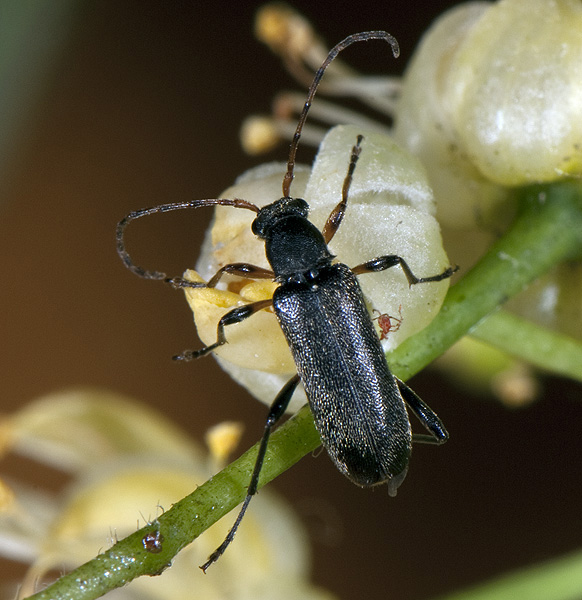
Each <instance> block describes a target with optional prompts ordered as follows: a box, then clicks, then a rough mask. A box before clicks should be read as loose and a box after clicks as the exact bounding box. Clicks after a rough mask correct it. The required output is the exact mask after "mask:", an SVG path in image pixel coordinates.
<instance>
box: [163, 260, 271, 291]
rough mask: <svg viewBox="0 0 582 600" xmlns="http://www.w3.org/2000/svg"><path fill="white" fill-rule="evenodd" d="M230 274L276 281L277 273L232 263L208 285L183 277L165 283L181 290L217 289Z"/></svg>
mask: <svg viewBox="0 0 582 600" xmlns="http://www.w3.org/2000/svg"><path fill="white" fill-rule="evenodd" d="M225 273H230V274H231V275H238V276H239V277H246V278H248V279H274V278H275V273H273V271H271V270H270V269H263V267H257V266H256V265H251V264H250V263H231V264H229V265H224V267H222V268H220V269H218V271H216V273H215V274H214V275H213V276H212V278H211V279H210V280H209V281H208V283H201V282H198V281H188V280H187V279H183V278H182V277H171V278H170V277H169V278H167V279H165V280H164V281H165V282H166V283H169V284H170V285H171V286H172V287H174V288H176V289H179V288H187V287H188V288H213V287H216V286H217V284H218V282H219V281H220V278H221V277H222V276H223V275H224V274H225Z"/></svg>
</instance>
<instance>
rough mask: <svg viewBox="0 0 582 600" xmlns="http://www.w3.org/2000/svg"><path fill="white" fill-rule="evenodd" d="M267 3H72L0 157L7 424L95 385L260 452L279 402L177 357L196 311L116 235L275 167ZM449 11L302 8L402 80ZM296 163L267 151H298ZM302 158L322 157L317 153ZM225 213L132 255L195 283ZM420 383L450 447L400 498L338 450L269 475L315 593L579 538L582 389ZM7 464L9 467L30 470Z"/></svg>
mask: <svg viewBox="0 0 582 600" xmlns="http://www.w3.org/2000/svg"><path fill="white" fill-rule="evenodd" d="M63 2H64V0H63ZM3 4H4V5H5V6H4V7H3V8H2V9H1V10H6V9H7V8H8V6H6V4H7V3H3ZM56 4H58V3H56ZM56 4H55V5H53V6H56ZM261 4H262V3H261V2H254V1H253V2H246V3H243V2H241V3H237V4H235V3H222V2H215V3H203V2H194V1H193V0H192V1H183V2H178V1H172V2H166V1H158V2H156V1H149V0H147V1H144V0H140V1H139V2H138V1H128V0H126V1H125V2H115V1H112V0H102V1H99V2H79V3H77V4H72V5H71V14H70V16H69V18H68V19H65V20H64V22H66V23H67V32H68V33H67V34H66V35H64V34H63V38H64V41H63V47H62V48H61V50H60V51H59V52H57V53H56V54H55V58H54V63H53V64H52V65H50V66H46V67H45V70H44V76H45V86H44V88H43V89H42V90H41V91H42V95H41V96H40V97H39V100H38V101H37V102H36V103H33V104H31V105H30V106H25V107H24V108H25V109H26V110H25V112H24V113H21V114H20V119H21V120H20V121H19V123H18V135H17V136H16V138H15V141H16V142H17V143H13V144H11V148H10V153H9V154H7V155H6V157H5V161H4V164H3V165H2V168H3V171H2V181H0V186H1V187H0V193H1V204H0V211H1V213H0V244H1V250H0V252H1V254H0V256H1V260H2V279H3V283H2V293H1V295H0V300H1V302H2V305H1V309H0V310H1V314H2V318H1V319H0V339H1V340H2V348H3V352H2V360H1V361H0V369H1V370H2V373H1V375H0V377H1V382H2V383H1V385H2V392H1V395H2V400H1V403H2V404H1V410H2V412H9V411H12V410H15V409H16V408H18V407H19V406H21V405H23V404H25V403H27V402H28V401H30V400H32V399H34V398H36V397H38V396H40V395H43V394H45V393H48V392H51V391H54V390H58V389H63V388H68V387H72V386H80V385H83V386H84V385H94V386H101V387H105V388H109V389H112V390H117V391H119V392H124V393H127V394H129V395H131V396H133V397H135V398H137V399H140V400H142V401H144V402H147V403H148V404H150V405H151V406H154V407H158V408H159V409H160V410H162V411H163V412H164V413H165V414H166V415H168V416H169V417H170V418H171V419H173V420H174V421H175V422H177V423H180V424H181V426H182V427H184V428H185V429H186V430H187V431H189V432H190V433H191V434H192V435H193V436H195V437H196V438H198V439H201V438H202V435H203V433H204V431H205V430H206V429H207V428H208V427H209V426H210V425H212V424H214V423H216V422H218V421H221V420H225V419H239V420H242V421H244V422H245V424H246V425H247V431H246V434H245V438H244V440H243V446H242V448H245V447H247V446H248V445H250V444H251V443H253V442H254V441H256V440H257V439H258V437H259V435H260V432H261V431H262V421H263V418H264V414H265V408H264V407H263V406H262V405H260V404H259V403H257V402H256V401H254V400H252V399H251V398H250V397H248V396H247V395H246V394H245V393H244V392H243V391H242V390H241V389H240V388H238V387H237V385H236V384H234V383H233V382H231V381H230V380H229V378H228V377H227V376H226V375H225V374H223V373H222V372H221V371H220V369H219V368H218V367H217V365H216V364H215V363H214V361H213V360H212V359H207V360H205V361H204V362H203V364H202V363H197V364H188V365H183V364H178V365H177V364H174V363H173V362H172V361H171V360H170V357H171V355H172V354H174V353H176V352H178V351H181V350H183V349H185V348H189V347H192V346H195V344H196V337H195V331H194V328H193V325H192V316H191V313H190V310H189V308H188V307H187V305H186V303H185V302H184V299H183V297H182V294H181V293H178V292H174V291H172V290H171V289H169V288H167V287H165V286H163V285H161V284H157V283H154V282H148V281H143V280H140V279H138V278H136V277H134V276H132V275H131V274H130V273H129V272H128V271H126V270H125V269H124V268H123V266H122V265H121V263H120V261H119V259H118V258H117V255H116V253H115V245H114V230H115V224H116V222H117V221H118V220H119V219H120V218H121V217H122V216H123V215H125V214H126V213H127V212H129V211H130V210H133V209H136V208H141V207H144V206H150V205H155V204H159V203H163V202H171V201H180V200H187V199H193V198H207V197H215V196H216V195H217V194H218V193H219V192H220V191H222V190H223V189H224V188H226V187H227V186H228V185H230V183H231V182H232V181H233V179H234V178H235V177H236V176H237V175H239V174H240V173H242V172H243V171H245V170H246V169H247V168H249V167H250V166H253V165H255V164H257V163H258V162H261V161H262V159H253V158H250V157H247V156H245V155H244V154H243V152H242V150H241V149H240V146H239V143H238V129H239V125H240V123H241V121H242V120H243V118H244V117H245V116H247V115H248V114H250V113H256V112H268V110H269V106H270V100H271V98H272V96H273V94H274V93H275V92H276V91H278V90H280V89H282V88H291V89H297V86H296V85H295V84H294V83H293V82H292V80H291V79H290V77H289V76H288V75H287V74H286V73H285V72H284V70H283V67H282V66H281V64H280V63H279V60H278V59H277V58H276V57H274V56H273V55H271V54H270V52H269V50H268V49H266V48H265V47H263V46H262V45H260V44H259V43H258V42H257V41H256V40H255V39H254V37H253V34H252V27H253V17H254V13H255V11H256V8H257V7H258V6H260V5H261ZM452 4H456V3H455V2H444V1H438V0H437V1H433V2H430V3H429V2H421V1H417V0H414V1H412V2H410V1H400V0H393V1H392V2H366V3H357V4H356V3H350V4H343V5H342V4H341V3H336V2H333V3H332V2H317V3H314V2H309V1H307V0H302V1H300V2H295V3H294V6H295V7H296V8H298V9H299V10H300V11H301V12H303V13H304V14H305V15H306V16H307V17H308V18H310V20H311V21H312V22H313V23H314V25H315V27H316V28H317V29H318V30H319V31H320V32H321V33H322V34H323V35H324V37H325V39H326V40H327V41H328V43H329V45H330V46H331V45H332V44H334V43H336V42H337V41H339V40H340V39H342V38H343V37H344V36H346V35H347V34H350V33H353V32H356V31H362V30H366V29H379V28H385V29H387V30H388V31H390V32H391V33H393V34H394V35H395V36H396V37H397V38H398V40H399V42H400V44H401V47H402V57H401V59H399V60H398V61H393V60H391V59H390V57H389V55H388V53H386V55H385V56H384V55H382V57H381V60H380V59H375V58H374V59H372V57H373V56H377V55H375V54H373V51H372V50H370V49H365V48H358V49H355V50H353V51H351V52H350V53H349V55H348V53H346V55H345V56H344V58H345V59H346V60H347V61H349V62H351V63H352V64H354V65H357V66H358V67H359V68H361V69H362V70H364V71H366V72H380V71H383V72H386V71H388V72H393V73H398V72H401V71H402V69H403V67H404V65H405V64H406V62H407V60H408V58H409V57H410V55H411V53H412V51H413V48H414V45H415V43H416V42H417V41H418V39H419V37H420V35H421V33H422V32H423V30H424V29H425V28H426V27H427V26H428V25H429V24H430V23H431V21H432V20H433V19H434V17H435V16H436V15H437V14H439V13H440V12H442V10H443V9H444V8H445V7H447V6H450V5H452ZM46 5H47V6H50V5H51V3H46ZM47 18H48V17H47ZM45 22H46V21H42V22H41V23H40V24H39V30H38V33H39V35H40V32H41V31H42V29H43V27H44V25H43V23H45ZM285 152H286V151H285V148H284V147H281V148H280V149H279V151H278V152H276V153H274V154H273V155H272V156H270V157H268V158H269V159H273V158H277V159H280V160H284V159H285V157H286V156H285ZM300 152H301V156H300V160H301V161H307V160H308V159H309V156H310V154H309V153H310V151H309V150H307V149H305V150H304V149H301V151H300ZM250 200H252V199H250ZM209 218H210V211H208V212H204V211H193V212H190V213H187V212H180V213H177V214H171V215H165V216H161V217H158V218H152V219H149V220H144V221H143V222H141V223H140V224H139V225H135V227H134V230H132V231H131V242H130V243H131V250H132V252H133V255H134V256H135V257H137V258H138V259H139V262H140V264H142V265H145V266H148V267H149V268H153V269H161V270H165V271H167V272H168V273H171V274H179V273H181V272H182V270H183V268H184V267H186V266H192V265H193V264H194V262H195V259H196V256H197V252H198V248H199V245H200V241H201V237H202V233H203V231H204V228H205V225H206V222H207V221H208V219H209ZM413 387H414V389H415V390H416V391H417V392H418V393H419V394H420V395H421V396H422V397H423V398H424V399H425V400H427V401H428V402H429V404H430V405H431V406H432V407H433V408H434V409H435V410H436V411H437V412H438V413H439V415H440V416H441V417H442V418H443V420H444V422H445V423H446V425H447V428H448V429H449V432H450V433H451V440H450V442H449V443H448V444H447V445H446V446H445V447H443V448H439V449H434V448H419V449H417V450H416V451H415V454H414V457H413V461H412V465H411V469H410V472H409V475H408V478H407V480H406V482H405V485H403V486H402V488H401V490H400V491H399V493H398V497H397V498H395V499H392V498H389V497H388V495H387V493H386V491H385V490H383V489H378V490H375V491H366V490H360V489H358V488H356V487H355V486H353V485H351V484H350V483H349V482H348V481H347V480H346V479H344V478H343V477H341V475H339V473H337V472H336V471H335V469H334V467H333V466H332V464H331V462H330V461H329V460H328V459H327V457H326V456H325V454H324V453H322V454H320V455H319V456H318V457H317V458H314V457H306V458H305V459H303V460H302V461H301V462H300V464H299V465H297V467H296V468H294V469H292V470H291V471H290V472H288V473H286V474H285V475H284V476H282V477H281V478H279V480H278V481H276V482H275V483H274V484H273V485H274V487H275V488H276V489H277V490H278V491H279V492H280V493H281V494H283V495H285V496H286V497H287V498H288V499H289V500H290V501H291V502H292V503H293V504H294V506H295V507H296V509H297V511H298V512H299V514H300V515H301V516H302V517H303V518H304V519H305V522H306V523H307V524H308V526H309V527H310V530H311V533H312V542H313V549H314V558H313V576H314V579H315V580H316V581H317V582H319V583H320V584H322V585H325V586H326V587H328V588H329V589H331V590H333V591H334V592H335V593H336V594H338V596H340V597H342V598H355V597H363V596H365V597H367V598H369V599H370V600H372V599H375V598H386V597H388V598H399V599H402V600H415V599H421V598H429V597H431V596H433V595H436V594H440V593H444V592H446V591H450V590H453V589H456V588H458V587H460V586H463V585H467V584H470V583H476V582H478V581H482V580H484V579H485V578H487V577H490V576H493V575H495V574H501V573H503V572H505V571H507V570H509V569H511V568H514V567H518V566H523V565H528V564H532V563H534V562H536V561H539V560H542V559H546V558H550V557H552V556H557V555H559V554H560V553H565V552H567V551H570V550H573V549H575V548H578V547H579V545H580V540H581V539H582V537H581V535H580V534H581V533H582V518H581V514H582V511H581V510H580V501H579V495H580V490H581V489H582V469H581V467H580V461H579V454H580V448H581V442H580V423H581V422H582V406H581V404H580V395H581V394H580V392H581V388H580V386H579V385H576V384H572V383H568V382H563V381H559V380H555V379H545V380H544V383H543V387H544V389H543V396H542V399H541V400H540V401H539V402H538V403H537V404H534V405H533V406H531V407H529V408H527V409H523V410H520V411H509V410H507V409H505V408H503V407H502V406H500V405H499V404H497V403H496V402H495V401H493V400H492V399H483V398H472V397H469V396H468V395H467V394H466V393H463V392H461V391H459V390H456V389H455V388H450V387H447V385H446V383H445V382H444V381H443V380H442V379H441V378H439V376H437V375H435V374H434V373H431V372H428V373H425V374H423V375H422V376H419V377H417V378H416V379H415V380H414V381H413ZM0 468H1V469H2V470H3V472H4V473H11V472H15V471H17V470H18V469H20V468H22V464H21V463H18V461H14V460H8V461H3V463H2V465H1V466H0ZM322 511H323V513H324V514H328V515H333V519H332V525H333V527H334V528H335V532H336V534H337V535H334V536H331V538H330V537H329V536H326V535H325V533H324V528H323V527H322V522H321V519H320V518H315V517H314V514H315V513H318V512H322ZM218 568H220V567H218ZM0 573H1V574H2V576H1V578H2V579H5V578H8V577H9V576H10V577H12V576H14V574H15V573H16V574H18V573H22V567H21V566H20V565H17V564H15V563H10V562H8V561H5V560H2V561H0Z"/></svg>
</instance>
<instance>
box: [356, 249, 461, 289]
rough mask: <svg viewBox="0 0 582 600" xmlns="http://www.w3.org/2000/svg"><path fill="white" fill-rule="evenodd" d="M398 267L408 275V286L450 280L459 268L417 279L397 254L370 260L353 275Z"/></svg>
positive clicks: (358, 267)
mask: <svg viewBox="0 0 582 600" xmlns="http://www.w3.org/2000/svg"><path fill="white" fill-rule="evenodd" d="M396 265H400V268H401V269H402V271H404V275H406V279H407V280H408V285H414V284H416V283H428V282H430V281H442V280H443V279H448V278H449V277H450V276H451V275H452V274H453V273H454V272H455V271H457V270H458V268H459V267H448V268H446V269H445V270H444V271H443V272H442V273H439V274H438V275H432V276H430V277H417V276H416V275H415V274H414V273H413V272H412V271H411V269H410V267H409V266H408V263H407V262H406V261H405V260H404V259H403V258H402V257H400V256H397V255H396V254H389V255H387V256H378V257H377V258H373V259H372V260H368V261H366V262H365V263H362V264H361V265H358V266H357V267H354V268H353V269H352V273H354V274H355V275H362V274H363V273H378V272H379V271H385V270H386V269H390V268H391V267H395V266H396Z"/></svg>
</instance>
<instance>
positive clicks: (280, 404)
mask: <svg viewBox="0 0 582 600" xmlns="http://www.w3.org/2000/svg"><path fill="white" fill-rule="evenodd" d="M298 383H299V375H294V376H293V377H292V378H291V379H290V380H289V381H288V382H287V383H286V384H285V386H284V387H283V389H282V390H281V391H280V392H279V393H278V394H277V397H276V398H275V401H274V402H273V404H272V405H271V408H270V409H269V414H268V415H267V420H266V421H265V430H264V432H263V437H262V438H261V444H260V446H259V451H258V452H257V458H256V461H255V466H254V468H253V474H252V475H251V481H250V483H249V487H248V488H247V495H246V497H245V499H244V502H243V505H242V507H241V509H240V512H239V513H238V516H237V518H236V521H235V522H234V525H233V526H232V527H231V529H230V531H229V532H228V534H227V536H226V538H225V539H224V542H222V544H220V546H218V548H217V549H216V550H215V551H214V552H213V553H212V554H211V555H210V556H209V557H208V560H207V561H206V562H205V563H204V564H203V565H202V566H201V567H200V568H201V569H202V570H203V571H204V572H205V573H206V569H208V567H209V566H210V565H211V564H212V563H213V562H216V561H217V560H218V559H219V558H220V557H221V556H222V554H223V553H224V551H225V550H226V549H227V547H228V545H229V544H230V543H231V542H232V540H233V539H234V536H235V535H236V532H237V530H238V527H239V525H240V523H241V521H242V519H243V517H244V516H245V513H246V511H247V508H248V506H249V503H250V501H251V499H252V497H253V496H254V495H255V494H256V493H257V488H258V486H259V475H260V473H261V469H262V467H263V462H264V460H265V454H266V452H267V445H268V443H269V436H270V435H271V430H272V429H273V427H274V426H275V424H276V423H277V421H279V419H280V418H281V417H282V416H283V414H284V413H285V410H287V407H288V406H289V402H290V401H291V396H293V392H294V391H295V388H296V387H297V384H298Z"/></svg>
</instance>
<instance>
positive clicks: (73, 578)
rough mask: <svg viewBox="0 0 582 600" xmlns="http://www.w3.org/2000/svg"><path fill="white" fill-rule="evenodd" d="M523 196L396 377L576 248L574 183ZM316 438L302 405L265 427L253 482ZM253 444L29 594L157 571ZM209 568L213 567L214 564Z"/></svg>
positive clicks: (244, 475) (234, 484)
mask: <svg viewBox="0 0 582 600" xmlns="http://www.w3.org/2000/svg"><path fill="white" fill-rule="evenodd" d="M524 204H525V207H524V210H523V211H522V213H521V214H520V216H519V218H518V219H517V220H516V222H515V224H514V226H513V227H512V228H511V229H510V230H509V231H508V232H507V234H505V235H504V236H503V238H501V239H500V240H499V241H498V242H497V243H496V244H495V246H493V247H492V248H491V250H490V251H489V252H488V253H487V254H486V255H485V256H484V257H483V259H482V260H481V261H480V262H479V263H478V264H477V265H476V266H475V267H474V268H473V269H472V270H471V271H470V272H469V273H467V274H466V275H465V277H464V278H463V279H461V280H460V281H459V282H458V283H457V284H456V285H454V286H453V287H451V289H450V290H449V293H448V295H447V298H446V299H445V303H444V304H443V307H442V309H441V312H440V313H439V315H438V316H437V318H435V320H434V321H433V322H432V323H431V324H430V325H429V326H428V327H427V328H426V329H424V330H423V331H421V332H419V333H418V334H417V335H415V336H414V337H413V338H410V339H408V340H406V342H404V343H403V344H402V345H401V346H399V347H398V348H397V349H396V350H395V351H394V352H393V353H392V354H391V356H390V364H391V365H392V367H393V370H394V372H395V373H396V374H397V375H398V376H399V377H401V378H403V379H407V378H409V377H410V376H412V375H413V374H414V373H416V372H418V371H419V370H420V369H422V368H423V367H424V366H426V365H427V364H428V363H429V362H431V361H432V360H433V359H434V358H436V357H437V356H439V355H440V354H442V353H443V352H444V351H445V350H446V349H447V348H448V347H450V346H451V345H452V344H453V343H454V342H455V341H457V340H458V339H459V338H460V337H462V336H463V335H465V334H466V333H468V332H469V331H470V330H471V329H472V328H473V327H475V325H476V324H477V323H478V322H479V321H480V320H482V319H483V318H484V317H485V316H486V315H488V314H489V313H491V312H493V311H494V310H496V309H497V308H498V307H499V306H500V305H501V304H502V303H503V302H504V301H505V300H506V299H508V298H509V297H511V296H512V295H514V294H516V293H517V292H519V291H521V290H522V289H523V288H524V287H526V286H527V284H528V283H529V282H531V281H532V280H533V279H535V278H536V277H538V276H539V275H541V274H542V273H544V272H545V271H547V270H548V269H549V268H550V267H551V266H552V265H553V264H556V263H558V262H561V261H563V260H566V259H570V258H572V257H574V256H577V255H578V254H579V253H580V251H581V248H582V190H581V187H580V186H579V185H575V184H562V185H555V186H552V187H547V188H537V189H536V190H529V192H528V194H527V198H526V201H525V203H524ZM319 444H320V439H319V436H318V434H317V431H316V430H315V428H314V425H313V419H312V417H311V413H310V411H309V409H308V408H307V407H304V408H302V409H301V410H300V411H299V412H298V413H297V414H296V415H295V416H294V417H293V418H291V419H289V420H288V421H287V422H286V423H285V424H284V425H282V426H281V427H279V428H278V429H277V430H276V431H275V432H274V433H273V434H272V436H271V441H270V443H269V448H268V452H267V455H266V459H265V464H264V466H263V470H262V471H261V479H260V486H262V485H264V484H265V483H267V482H269V481H271V480H272V479H274V478H275V477H276V476H277V475H279V474H280V473H282V472H283V471H285V470H286V469H288V468H289V467H291V466H292V465H293V464H295V463H296V462H297V461H298V460H299V459H300V458H301V457H303V456H304V455H305V454H307V453H309V452H311V451H313V450H314V449H315V448H317V447H318V446H319ZM256 452H257V446H254V447H253V448H251V449H250V450H248V451H247V452H246V453H245V454H243V455H242V456H241V457H240V458H239V459H238V460H236V461H235V462H233V463H231V464H230V465H229V466H228V467H226V468H225V469H224V470H223V471H221V472H220V473H218V474H217V475H215V476H214V477H213V478H212V479H210V480H209V481H207V482H206V483H205V484H204V485H202V486H200V487H199V488H198V489H197V490H196V491H195V492H193V493H192V494H190V495H189V496H187V497H186V498H184V499H183V500H181V501H180V502H178V503H177V504H175V505H174V506H173V507H172V509H170V510H169V511H167V512H165V513H164V514H163V515H162V516H161V517H160V518H159V519H157V520H156V521H155V522H154V523H152V524H151V525H149V526H147V527H144V528H142V529H140V530H139V531H137V532H136V533H134V534H132V535H130V536H129V537H127V538H125V539H124V540H121V541H120V542H118V543H117V544H115V545H114V546H113V547H112V548H110V549H109V550H107V551H106V552H104V553H103V554H100V555H99V556H98V557H97V558H95V559H93V560H92V561H90V562H88V563H85V564H84V565H82V566H80V567H79V568H78V569H76V570H75V571H73V572H72V573H70V574H68V575H65V576H64V577H62V578H61V579H59V580H58V581H57V582H55V583H54V584H53V585H51V586H49V587H48V588H46V589H45V590H43V591H42V592H39V593H37V594H35V595H34V596H31V597H30V598H34V599H35V600H49V599H50V600H65V599H66V600H72V599H78V600H81V599H83V600H88V599H91V598H98V597H99V596H101V595H103V594H104V593H106V592H108V591H110V590H112V589H115V588H116V587H120V586H122V585H125V584H126V583H128V582H129V581H131V580H132V579H134V578H135V577H138V576H140V575H158V574H160V573H162V572H163V571H164V570H165V569H166V568H167V567H168V566H169V565H170V563H171V561H172V558H173V557H174V556H175V555H176V554H177V552H179V551H180V550H181V549H182V548H183V547H184V546H186V545H187V544H189V543H190V542H192V541H193V540H194V539H195V538H196V537H197V536H198V535H200V534H201V533H202V532H203V531H205V530H206V529H207V528H208V527H210V525H212V524H213V523H215V522H216V521H218V519H220V518H221V517H222V516H224V515H225V514H226V513H228V512H229V511H230V510H232V509H233V508H234V507H235V506H237V505H238V504H239V503H240V502H241V501H242V500H243V498H244V496H245V494H246V487H247V485H248V482H249V477H250V472H251V471H252V468H253V465H254V461H255V456H256ZM152 532H158V533H160V534H161V535H162V536H163V543H162V549H161V551H160V552H159V553H152V552H148V551H146V550H145V548H144V545H143V542H142V540H143V537H144V536H145V535H146V534H148V533H152ZM211 568H220V565H218V566H214V567H211Z"/></svg>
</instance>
